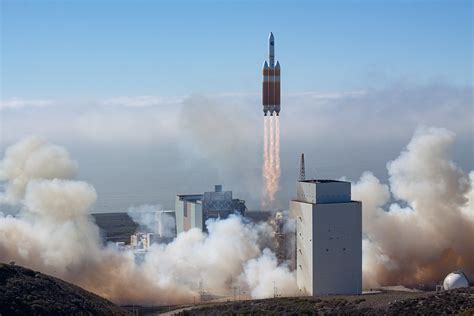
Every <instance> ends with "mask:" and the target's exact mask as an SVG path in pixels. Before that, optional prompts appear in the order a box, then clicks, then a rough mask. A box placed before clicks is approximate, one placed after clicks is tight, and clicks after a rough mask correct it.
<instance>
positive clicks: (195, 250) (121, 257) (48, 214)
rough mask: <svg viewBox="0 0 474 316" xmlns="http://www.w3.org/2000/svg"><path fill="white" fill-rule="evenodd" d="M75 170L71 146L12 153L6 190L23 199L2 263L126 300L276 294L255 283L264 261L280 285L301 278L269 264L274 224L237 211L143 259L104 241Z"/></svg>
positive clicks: (2, 247) (28, 142)
mask: <svg viewBox="0 0 474 316" xmlns="http://www.w3.org/2000/svg"><path fill="white" fill-rule="evenodd" d="M24 166H27V167H28V168H22V167H24ZM35 167H36V168H39V169H38V170H37V169H36V168H35ZM56 167H58V170H56V169H55V168H56ZM76 168H77V167H76V164H75V162H74V161H73V160H71V158H70V156H69V154H68V153H67V151H66V150H65V149H64V148H61V147H58V146H55V145H52V144H49V143H47V142H45V141H44V140H41V139H38V138H28V139H25V140H22V141H20V142H19V143H17V144H15V145H13V146H11V147H9V148H8V149H7V150H6V152H5V158H4V159H3V161H2V162H1V170H0V172H1V175H2V176H3V178H2V179H4V181H6V190H7V192H9V191H8V190H11V188H15V190H14V192H15V195H12V196H14V198H15V200H16V201H19V202H18V203H17V204H16V205H17V207H18V212H17V214H16V215H15V216H5V215H3V214H1V213H0V261H3V262H10V261H15V262H16V263H17V264H20V265H24V266H26V267H29V268H32V269H35V270H39V271H42V272H44V273H47V274H51V275H54V276H56V277H59V278H61V279H64V280H66V281H69V282H72V283H74V284H77V285H79V286H81V287H83V288H85V289H87V290H89V291H92V292H94V293H96V294H98V295H101V296H103V297H106V298H108V299H110V300H112V301H114V302H116V303H119V304H127V303H130V304H155V305H156V304H172V303H184V302H192V301H193V298H194V297H199V292H200V290H201V287H203V288H204V289H205V290H207V291H209V292H210V293H212V294H220V295H229V294H231V293H232V290H231V288H232V286H235V284H232V282H233V281H232V280H239V284H238V286H239V287H241V288H242V289H246V290H247V291H248V293H252V294H253V293H255V295H268V296H271V294H272V293H273V283H271V282H270V283H271V284H269V279H268V278H267V279H265V280H264V279H262V280H261V281H258V282H255V280H252V282H249V281H248V280H250V279H251V278H250V277H249V276H248V275H247V274H248V273H251V271H253V269H250V268H248V267H249V265H250V266H259V265H261V264H263V263H265V265H266V267H267V268H268V269H270V268H271V269H272V270H268V271H267V273H268V274H269V275H270V276H271V277H269V278H271V279H272V282H273V281H275V282H276V285H275V286H278V287H280V288H288V289H289V288H290V287H288V285H287V284H286V283H287V282H290V283H293V284H294V283H295V276H294V273H293V272H291V271H289V270H288V269H287V268H285V266H278V265H275V264H268V263H266V262H270V263H271V262H272V256H274V255H273V254H272V253H271V252H270V251H269V250H265V243H267V242H268V239H269V238H271V235H272V231H271V227H270V226H269V225H267V224H261V225H254V224H251V223H248V222H245V221H244V220H243V219H242V218H241V217H238V216H231V217H230V218H228V219H225V220H209V221H207V223H206V224H207V228H208V233H203V232H202V231H200V230H199V229H191V230H189V231H187V232H184V233H182V234H180V235H179V236H177V238H175V240H173V241H172V242H171V243H169V244H167V245H164V244H154V245H152V246H151V249H150V250H149V251H148V252H147V253H146V255H145V257H144V260H143V262H142V263H137V262H136V261H135V256H134V254H133V252H132V251H124V252H119V251H117V250H116V249H115V246H114V245H112V244H109V245H107V246H103V244H102V241H101V238H100V233H99V228H98V227H97V226H96V225H95V223H94V221H93V219H92V218H91V216H90V214H89V212H90V209H91V207H92V205H93V204H94V202H95V200H96V197H97V195H96V191H95V189H94V188H93V187H92V186H91V185H89V184H87V183H85V182H82V181H75V180H71V179H67V176H68V175H71V174H74V172H75V171H76ZM23 169H24V170H23ZM5 175H6V176H5ZM19 179H20V180H21V181H20V180H19ZM18 183H19V184H18ZM6 194H7V193H6ZM9 201H10V200H9ZM252 260H256V262H257V263H252V262H254V261H252ZM280 282H284V283H281V284H280ZM256 289H257V290H256Z"/></svg>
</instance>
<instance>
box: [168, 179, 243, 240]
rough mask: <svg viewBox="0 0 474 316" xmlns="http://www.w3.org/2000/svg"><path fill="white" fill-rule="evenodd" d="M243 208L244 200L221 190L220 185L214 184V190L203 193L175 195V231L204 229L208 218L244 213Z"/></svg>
mask: <svg viewBox="0 0 474 316" xmlns="http://www.w3.org/2000/svg"><path fill="white" fill-rule="evenodd" d="M245 210H246V207H245V201H244V200H239V199H234V198H232V191H222V185H216V186H215V188H214V191H212V192H204V194H187V195H177V196H176V200H175V215H176V233H177V234H179V233H181V232H183V231H187V230H190V229H191V228H194V227H197V228H199V229H202V230H203V231H205V230H206V226H205V224H206V220H208V219H209V218H227V217H228V216H229V215H230V214H233V213H240V214H242V215H244V213H245Z"/></svg>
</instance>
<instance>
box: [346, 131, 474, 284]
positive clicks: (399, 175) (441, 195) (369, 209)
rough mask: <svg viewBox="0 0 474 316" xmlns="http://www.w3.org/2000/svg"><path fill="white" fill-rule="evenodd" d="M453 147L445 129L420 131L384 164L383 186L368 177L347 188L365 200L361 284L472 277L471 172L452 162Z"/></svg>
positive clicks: (473, 174) (473, 213) (473, 220)
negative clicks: (385, 178)
mask: <svg viewBox="0 0 474 316" xmlns="http://www.w3.org/2000/svg"><path fill="white" fill-rule="evenodd" d="M453 142H454V134H453V133H452V132H450V131H448V130H446V129H440V128H422V129H419V130H417V131H416V132H415V135H414V136H413V138H412V139H411V141H410V143H409V144H408V146H407V147H406V149H405V150H404V151H403V152H402V153H401V154H400V156H399V157H398V158H397V159H395V160H393V161H391V162H389V163H388V164H387V169H388V173H389V176H390V178H389V185H384V184H381V183H380V181H379V180H378V179H377V178H376V177H375V176H374V175H373V174H372V173H370V172H366V173H364V174H363V175H362V177H361V178H360V180H359V181H358V182H357V183H355V185H354V186H353V187H352V192H353V197H354V198H355V199H358V200H362V203H363V204H362V205H363V229H364V234H365V236H366V239H365V240H364V243H363V248H364V260H363V265H364V285H365V287H375V286H378V285H394V284H403V285H416V284H436V283H439V282H440V281H441V280H442V279H443V278H444V277H445V276H446V275H447V274H448V273H449V272H452V271H453V270H457V269H462V270H464V272H465V273H467V274H468V275H469V276H470V277H471V278H473V277H474V246H473V240H474V203H473V199H472V196H473V178H474V172H472V171H471V173H470V177H469V176H468V175H466V174H465V173H464V172H463V171H462V170H461V169H459V168H458V167H457V166H456V165H455V164H454V163H453V162H452V161H451V160H450V159H451V156H450V149H451V146H452V144H453ZM390 201H395V202H390Z"/></svg>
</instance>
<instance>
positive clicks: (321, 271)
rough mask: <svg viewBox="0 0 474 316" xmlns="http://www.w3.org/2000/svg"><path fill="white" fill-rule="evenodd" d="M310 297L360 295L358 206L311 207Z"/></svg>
mask: <svg viewBox="0 0 474 316" xmlns="http://www.w3.org/2000/svg"><path fill="white" fill-rule="evenodd" d="M312 225H313V260H314V261H313V262H314V265H313V284H314V287H313V294H317V295H321V294H360V293H361V291H362V205H361V203H360V202H349V203H330V204H314V205H313V222H312Z"/></svg>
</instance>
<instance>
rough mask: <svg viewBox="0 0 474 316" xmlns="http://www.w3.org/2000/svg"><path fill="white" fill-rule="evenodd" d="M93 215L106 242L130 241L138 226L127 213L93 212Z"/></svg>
mask: <svg viewBox="0 0 474 316" xmlns="http://www.w3.org/2000/svg"><path fill="white" fill-rule="evenodd" d="M92 217H93V218H94V220H95V223H96V224H97V226H99V228H100V231H101V233H102V235H103V237H104V241H106V242H108V241H110V242H117V241H123V242H126V243H129V242H130V235H132V234H134V233H135V231H136V229H137V227H138V225H137V223H135V222H134V221H133V220H132V219H131V218H130V216H128V214H127V213H96V214H92Z"/></svg>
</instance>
